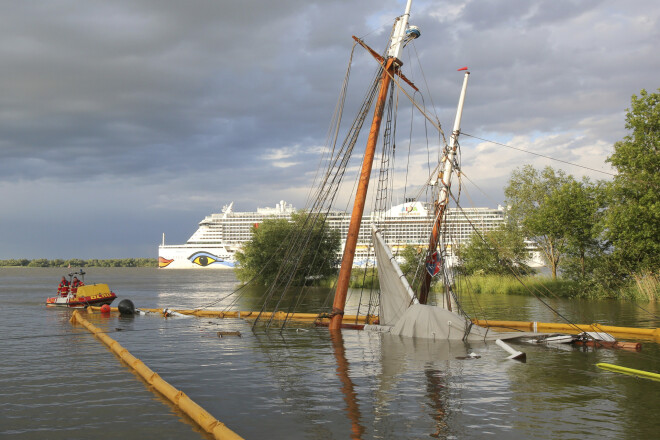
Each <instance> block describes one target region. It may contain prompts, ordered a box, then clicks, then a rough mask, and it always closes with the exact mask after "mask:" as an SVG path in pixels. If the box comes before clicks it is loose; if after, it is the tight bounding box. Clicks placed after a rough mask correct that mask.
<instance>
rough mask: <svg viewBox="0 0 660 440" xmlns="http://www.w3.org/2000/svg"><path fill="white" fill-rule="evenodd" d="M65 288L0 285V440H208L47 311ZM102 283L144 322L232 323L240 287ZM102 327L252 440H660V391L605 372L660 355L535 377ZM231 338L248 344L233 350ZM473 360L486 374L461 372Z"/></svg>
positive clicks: (1, 276) (568, 361)
mask: <svg viewBox="0 0 660 440" xmlns="http://www.w3.org/2000/svg"><path fill="white" fill-rule="evenodd" d="M60 272H62V271H61V270H57V269H0V295H1V298H0V299H1V300H2V302H1V303H0V304H1V306H0V307H1V308H0V310H2V311H3V312H5V313H3V320H2V323H0V326H1V327H2V334H3V340H2V344H3V345H2V348H3V353H4V356H2V357H0V411H1V412H2V419H0V437H2V438H21V439H41V438H55V439H58V438H62V439H64V438H67V439H69V438H101V439H103V438H108V439H110V438H118V437H122V438H124V439H125V440H132V439H142V438H156V437H158V438H172V439H175V438H176V439H179V438H200V436H201V435H200V434H199V433H198V432H196V431H195V428H194V427H192V426H191V425H189V424H185V423H181V421H180V419H183V418H182V417H181V415H179V414H178V413H177V412H176V411H175V410H173V409H172V408H171V407H170V406H168V405H166V404H164V403H163V402H162V400H161V399H159V398H156V397H155V396H154V395H153V394H152V393H151V392H150V391H149V390H148V389H147V388H146V387H145V385H144V384H143V383H142V382H141V381H140V380H139V379H137V378H136V377H135V376H134V375H133V374H132V373H130V371H129V370H128V369H127V368H126V367H125V366H124V365H122V364H121V362H119V361H118V359H117V358H116V357H115V356H114V355H112V354H111V353H110V352H109V351H108V350H106V349H105V347H104V346H103V345H102V344H101V343H100V342H98V341H97V340H95V339H94V338H93V337H92V336H90V335H89V333H87V332H86V331H85V330H83V329H82V328H80V327H72V326H71V325H70V324H69V322H68V318H69V316H70V311H68V310H63V309H46V308H45V307H44V306H43V301H44V299H45V298H46V296H48V295H49V294H51V293H52V292H53V291H54V289H55V287H56V284H57V280H59V276H61V273H60ZM88 272H89V273H88V276H87V277H88V281H90V282H93V281H99V282H107V283H108V284H109V285H110V286H111V288H112V289H113V290H114V291H115V292H117V294H118V295H119V297H120V299H121V298H130V299H132V300H133V302H134V303H135V304H136V305H137V306H138V307H145V308H147V307H149V308H162V307H174V308H193V307H200V306H204V305H207V304H209V303H211V302H214V301H218V302H217V304H216V305H215V306H214V308H217V309H222V308H224V307H228V305H229V304H231V301H232V300H233V299H230V298H228V297H227V293H229V292H230V291H231V290H233V289H234V288H235V287H236V280H235V278H234V277H233V275H232V273H231V272H227V271H176V270H175V271H158V270H155V269H95V268H90V269H89V270H88ZM262 294H263V291H260V290H259V289H254V290H246V292H245V293H244V294H242V295H241V296H240V297H239V299H238V301H237V303H236V307H234V308H236V309H241V310H251V309H254V308H256V306H258V305H259V300H260V297H261V295H262ZM325 294H327V290H326V291H324V290H318V291H316V292H314V293H312V294H310V295H308V296H306V297H305V304H306V307H308V310H309V311H315V310H316V309H317V308H319V307H321V306H322V304H323V303H324V301H325ZM358 294H359V292H355V295H354V297H355V298H359V296H358ZM363 297H364V296H363ZM478 299H479V303H480V308H479V310H480V311H481V312H483V313H487V316H488V317H489V318H490V319H504V318H506V319H520V320H530V319H536V320H547V321H558V320H557V319H555V318H554V317H553V316H552V315H553V313H552V312H551V311H547V309H544V308H542V307H539V306H538V305H536V303H534V300H533V298H526V297H497V296H486V295H484V296H480V297H479V298H478ZM359 303H360V301H359V299H356V300H354V301H353V302H352V303H351V304H352V307H355V308H357V306H358V305H359ZM552 306H553V307H556V308H557V310H559V311H560V313H562V314H563V315H565V316H567V317H569V318H570V319H572V320H575V321H582V322H594V321H598V322H608V323H611V324H617V325H642V326H647V327H656V326H658V323H657V321H655V318H653V317H651V316H650V315H648V314H645V312H643V311H642V310H641V309H639V308H638V307H636V306H634V305H631V304H629V303H617V302H609V301H603V302H598V301H592V302H589V301H575V302H572V301H560V300H554V302H553V304H552ZM643 306H644V307H645V308H647V309H651V310H655V311H656V312H657V310H656V309H654V307H655V305H648V304H644V305H643ZM473 310H476V308H475V309H473ZM347 313H350V312H347ZM656 314H657V313H656ZM89 319H90V320H91V321H92V322H93V323H94V325H96V326H98V327H101V328H103V329H105V330H106V331H108V332H110V333H111V336H112V337H113V338H114V339H116V340H118V341H119V343H121V344H122V345H123V346H124V347H126V348H127V349H129V350H130V351H131V352H132V353H134V354H135V355H137V356H139V357H140V358H141V359H142V360H143V361H144V362H145V363H146V364H147V365H148V366H149V367H151V368H152V369H154V370H155V371H157V372H158V373H159V374H160V375H161V376H162V377H164V378H165V379H166V380H167V381H169V382H170V383H172V385H174V386H176V387H177V388H180V389H182V390H183V391H184V392H185V393H186V394H187V395H189V396H190V397H191V398H192V399H193V400H195V401H196V402H198V403H199V404H200V405H202V406H203V407H204V408H205V409H207V410H208V411H209V412H210V413H211V414H213V415H214V416H216V417H217V418H218V419H219V420H221V421H223V422H225V423H226V424H227V425H228V426H229V427H230V428H231V429H233V430H234V431H236V432H238V433H239V434H240V435H242V436H243V437H245V438H264V437H265V438H287V439H321V438H322V439H333V438H334V439H345V438H362V439H375V438H378V439H400V438H428V437H431V438H457V439H483V438H494V439H500V438H501V439H509V438H520V439H523V438H545V439H551V438H593V439H595V438H603V437H605V438H631V439H632V438H654V436H655V435H656V434H657V432H658V429H660V421H659V420H658V418H657V416H656V412H657V408H658V407H659V405H658V404H659V403H660V400H659V397H658V395H659V394H658V392H657V391H658V390H657V389H656V388H657V386H656V382H650V381H645V380H642V379H638V378H634V377H629V376H621V375H616V374H614V373H610V372H606V371H602V370H599V369H598V368H597V367H595V364H596V363H598V362H609V363H614V364H617V365H624V366H628V367H632V368H639V369H644V370H650V371H656V372H657V371H660V350H659V349H658V345H657V344H654V343H649V342H644V343H643V345H644V349H643V351H642V352H640V353H635V352H627V351H610V350H595V351H594V350H588V351H582V350H578V349H573V348H568V349H559V348H548V347H543V346H537V345H528V346H527V345H525V346H523V345H518V346H517V348H518V349H522V350H524V351H526V352H527V359H528V361H527V364H520V363H515V362H512V361H507V360H506V359H505V358H506V356H507V353H505V352H503V351H502V350H501V349H500V348H499V347H498V346H496V345H494V344H485V343H476V344H475V343H470V345H465V344H463V343H461V342H452V343H447V342H441V341H436V342H433V341H423V340H412V339H405V338H400V337H394V336H392V335H386V334H377V333H370V332H359V331H344V332H343V333H341V335H340V336H335V337H331V336H330V334H329V332H328V331H327V329H316V328H313V327H308V326H298V324H293V323H292V324H291V326H290V328H286V329H284V330H282V331H281V332H280V331H270V332H267V333H266V332H264V331H263V330H259V331H257V332H252V331H251V328H250V324H251V323H250V322H247V321H243V320H237V319H227V320H217V319H207V318H203V319H201V318H200V319H163V318H161V317H159V316H140V317H135V318H133V319H121V318H119V317H117V316H115V315H111V316H109V317H106V316H103V315H100V314H94V315H89ZM218 331H240V332H241V335H242V336H241V337H233V338H232V337H227V338H218V337H217V332H218ZM470 352H475V353H477V354H478V355H480V356H481V358H479V359H458V358H464V357H465V356H466V355H467V353H470Z"/></svg>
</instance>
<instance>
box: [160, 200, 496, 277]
mask: <svg viewBox="0 0 660 440" xmlns="http://www.w3.org/2000/svg"><path fill="white" fill-rule="evenodd" d="M295 211H296V209H295V208H294V207H293V206H292V205H291V204H288V203H286V202H285V201H284V200H281V201H280V202H279V203H277V204H276V205H275V207H274V208H258V209H257V211H256V212H234V210H233V202H232V203H230V204H229V205H226V206H224V207H223V208H222V212H221V213H219V214H211V215H209V216H206V217H205V218H204V219H203V220H202V221H201V222H199V228H198V229H197V231H195V233H194V234H193V235H192V236H191V237H190V239H188V241H187V242H186V243H185V244H180V245H169V244H165V234H163V241H162V244H161V245H160V246H159V247H158V267H160V268H167V269H201V268H204V269H227V268H232V267H234V265H235V262H236V260H235V253H236V251H237V250H240V249H241V246H242V245H243V243H245V242H247V241H249V240H250V238H251V231H252V227H254V226H256V225H258V224H259V223H261V222H263V221H264V220H266V219H278V218H286V219H290V218H291V214H293V213H294V212H295ZM350 217H351V215H350V213H346V212H338V211H337V212H330V213H329V214H328V218H327V222H328V225H329V227H331V228H333V229H337V230H338V231H340V233H341V237H342V242H345V239H346V235H347V234H348V225H349V223H350ZM446 219H447V228H448V230H447V231H446V232H447V234H446V236H448V237H452V241H451V242H441V246H442V248H443V249H444V252H445V256H446V259H447V261H448V262H449V264H451V263H452V262H453V261H454V254H453V252H452V250H453V249H456V247H457V246H460V245H461V244H463V243H466V242H467V240H469V239H470V236H471V235H472V232H473V228H476V229H477V230H479V231H481V232H486V231H489V230H492V229H495V228H496V227H497V226H499V225H500V224H501V223H503V222H504V208H503V207H502V206H498V207H497V208H495V209H493V208H463V209H461V210H457V209H449V210H448V212H447V213H446ZM374 223H377V224H378V226H379V228H380V229H381V230H383V231H384V236H385V240H386V241H387V243H388V244H389V245H390V247H391V249H392V252H393V253H394V254H395V255H397V253H398V252H400V251H402V250H403V249H404V248H405V247H406V246H409V245H412V246H415V247H419V248H423V247H426V246H427V245H428V240H429V235H430V232H431V225H432V223H433V208H432V207H431V206H428V205H427V204H424V203H422V202H418V201H409V202H406V203H403V204H400V205H396V206H394V207H392V208H391V209H390V210H389V211H387V212H386V213H385V214H384V215H379V216H376V215H373V214H368V215H365V216H364V218H363V220H362V227H361V229H360V234H359V238H358V244H357V249H356V253H355V260H354V265H355V266H358V267H359V266H364V265H365V264H366V263H367V262H369V264H374V263H373V260H374V258H373V251H372V249H371V225H372V224H374ZM342 252H343V249H342ZM338 257H339V259H341V254H340V255H338Z"/></svg>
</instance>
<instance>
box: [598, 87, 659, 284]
mask: <svg viewBox="0 0 660 440" xmlns="http://www.w3.org/2000/svg"><path fill="white" fill-rule="evenodd" d="M658 92H659V93H648V92H647V91H646V90H643V89H642V90H641V92H640V94H639V95H640V96H639V97H638V96H636V95H633V96H632V99H631V107H630V108H629V109H628V110H627V114H626V129H628V130H630V131H631V132H630V134H628V135H626V136H625V137H624V139H623V140H621V141H619V142H617V143H615V144H614V153H613V154H612V155H611V156H610V157H609V158H608V159H607V161H608V162H610V163H611V164H612V166H613V167H614V168H616V170H617V171H618V174H617V175H616V176H615V177H614V180H613V181H612V183H611V184H610V186H609V188H608V196H609V203H608V207H607V210H606V216H605V221H604V224H605V235H606V237H607V238H608V239H609V240H610V242H611V244H612V246H613V253H614V255H615V257H616V258H617V259H618V260H619V261H621V262H622V263H624V262H625V265H626V266H627V267H628V268H629V271H630V272H638V271H650V272H656V273H657V271H658V269H660V238H659V237H660V235H659V234H660V232H659V231H660V105H658V103H659V102H660V89H658Z"/></svg>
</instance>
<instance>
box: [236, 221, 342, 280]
mask: <svg viewBox="0 0 660 440" xmlns="http://www.w3.org/2000/svg"><path fill="white" fill-rule="evenodd" d="M340 249H341V237H340V234H339V231H336V230H333V229H330V228H329V227H328V226H327V225H326V224H325V222H324V218H323V217H314V216H311V215H308V214H306V213H297V214H294V215H293V216H292V220H291V222H289V221H287V220H286V219H267V220H265V221H263V222H262V223H261V224H259V225H255V226H254V227H252V238H251V239H250V241H248V242H246V243H245V244H244V245H243V248H242V250H241V251H239V252H237V253H236V261H237V262H238V267H237V268H236V269H235V271H236V276H237V277H238V279H239V280H241V281H243V282H248V281H251V280H253V279H254V281H255V282H258V283H260V284H263V285H270V284H272V283H273V282H275V281H276V280H279V281H280V282H281V281H282V280H283V279H284V280H288V277H289V276H291V277H292V284H293V285H303V284H311V283H313V282H314V281H318V280H321V279H323V278H327V277H328V276H330V275H333V274H334V273H335V272H336V265H337V263H338V261H337V253H338V252H339V250H340ZM284 282H287V281H284Z"/></svg>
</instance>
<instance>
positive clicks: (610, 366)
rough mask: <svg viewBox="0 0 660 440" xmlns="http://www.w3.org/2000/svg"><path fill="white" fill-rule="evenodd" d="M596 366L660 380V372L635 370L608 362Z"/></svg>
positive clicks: (615, 371)
mask: <svg viewBox="0 0 660 440" xmlns="http://www.w3.org/2000/svg"><path fill="white" fill-rule="evenodd" d="M596 366H597V367H598V368H602V369H603V370H607V371H612V372H614V373H621V374H628V375H631V376H637V377H642V378H644V379H651V380H657V381H660V374H658V373H651V372H650V371H644V370H635V369H634V368H627V367H621V366H619V365H614V364H606V363H604V362H601V363H599V364H596Z"/></svg>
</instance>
